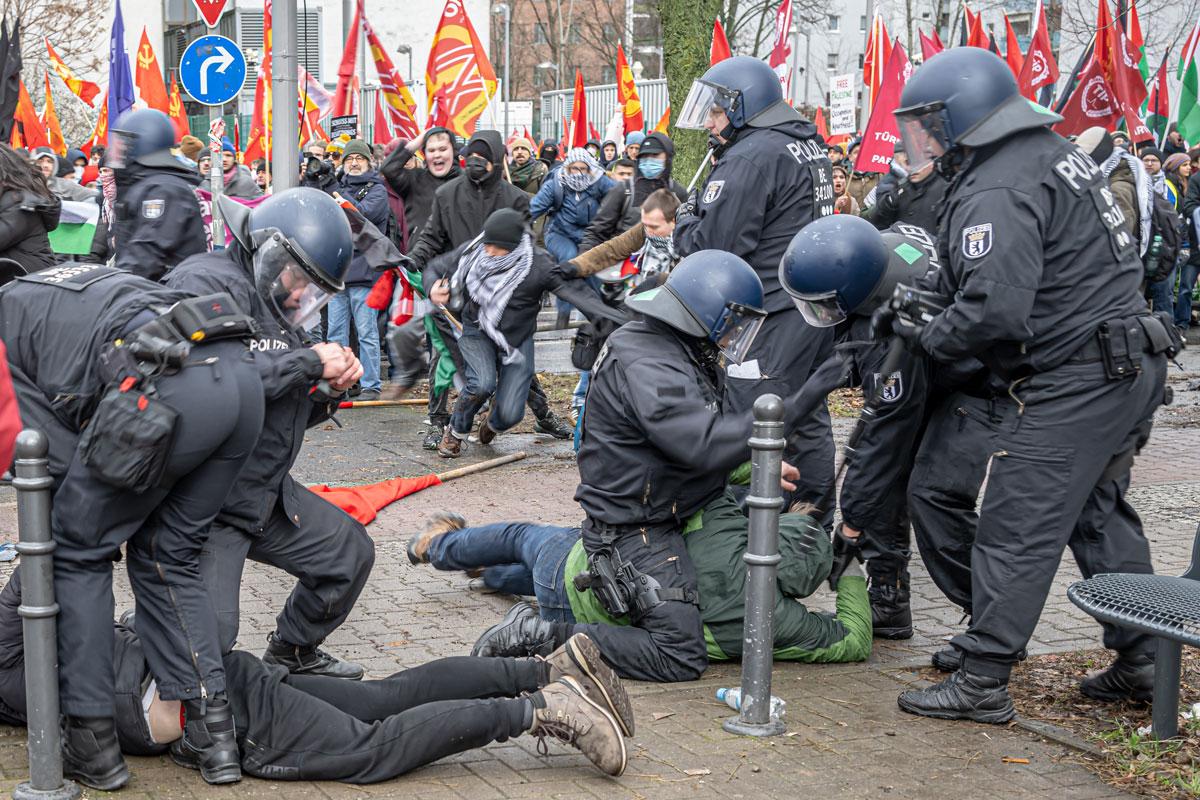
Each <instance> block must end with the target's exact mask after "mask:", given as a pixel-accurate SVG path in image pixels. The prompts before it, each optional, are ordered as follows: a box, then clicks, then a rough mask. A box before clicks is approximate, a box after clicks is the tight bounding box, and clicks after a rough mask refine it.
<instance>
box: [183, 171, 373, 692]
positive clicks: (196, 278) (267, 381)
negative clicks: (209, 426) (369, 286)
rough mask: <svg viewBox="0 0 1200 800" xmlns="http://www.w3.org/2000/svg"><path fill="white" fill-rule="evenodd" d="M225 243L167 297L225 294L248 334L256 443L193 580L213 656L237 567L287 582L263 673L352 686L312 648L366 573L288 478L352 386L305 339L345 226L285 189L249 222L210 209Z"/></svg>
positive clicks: (367, 550) (327, 509)
mask: <svg viewBox="0 0 1200 800" xmlns="http://www.w3.org/2000/svg"><path fill="white" fill-rule="evenodd" d="M218 202H219V203H220V204H221V211H222V213H223V214H224V217H225V220H226V222H227V224H228V225H229V229H230V231H231V232H232V234H233V237H234V241H233V243H232V244H231V245H230V247H229V248H227V249H226V250H224V251H218V252H213V253H205V254H203V255H199V256H194V257H192V258H190V259H188V260H187V261H184V262H183V263H182V264H180V265H179V266H178V267H176V268H175V269H173V270H172V271H171V272H169V273H168V274H167V276H166V278H165V281H166V283H167V285H169V286H171V287H172V288H176V289H182V290H184V291H189V292H193V293H197V294H204V293H209V292H217V291H223V292H228V293H229V294H230V295H232V296H233V298H234V299H235V300H236V302H237V303H238V304H239V305H241V306H243V307H244V308H246V309H247V312H248V313H250V314H251V315H252V316H253V317H254V318H255V320H256V321H257V322H258V324H259V327H260V332H259V334H258V336H257V337H256V338H255V339H254V340H252V341H251V343H250V349H251V352H252V354H253V356H254V361H255V364H256V365H257V366H258V369H259V373H260V375H261V376H262V383H263V391H264V393H265V395H266V404H267V413H266V419H265V421H264V424H263V433H262V436H261V438H260V439H259V441H258V444H257V446H256V447H255V450H254V455H253V457H252V458H251V459H250V460H249V461H248V462H247V464H246V466H245V467H244V468H243V470H242V473H241V475H240V476H239V479H238V482H237V485H236V486H235V487H234V488H233V490H232V492H230V495H229V499H228V500H227V501H226V503H225V506H224V508H222V509H221V513H220V514H219V515H218V516H217V519H216V522H215V523H214V524H213V527H212V532H211V534H210V535H209V539H208V543H207V546H206V547H205V549H204V554H203V558H202V559H201V571H202V573H203V577H204V581H205V584H206V585H207V587H208V589H209V592H210V594H211V596H212V602H213V606H214V608H215V609H216V612H217V622H218V625H219V628H220V636H221V645H222V648H223V650H222V651H223V652H228V651H229V650H232V649H233V645H234V642H235V640H236V638H237V632H238V615H239V606H238V599H239V589H240V585H241V578H242V568H243V565H244V563H245V560H246V558H247V557H249V558H251V559H253V560H255V561H258V562H260V563H264V564H270V565H273V566H276V567H279V568H280V569H283V570H286V571H287V572H288V573H290V574H292V575H294V576H296V577H297V578H298V579H299V582H298V583H297V585H296V588H295V589H294V590H293V591H292V594H291V597H289V598H288V601H287V603H286V604H285V605H284V608H283V610H282V611H281V612H280V614H279V619H278V626H277V628H276V630H275V632H274V633H272V634H271V635H270V637H269V640H268V645H267V651H266V654H265V655H264V656H263V659H264V660H265V661H267V662H268V663H277V664H281V665H283V666H285V667H287V668H288V669H289V670H290V671H291V672H293V673H307V674H317V675H332V676H336V677H342V678H351V679H358V678H361V677H362V674H363V669H362V667H360V666H358V665H357V664H351V663H347V662H344V661H341V660H339V659H337V658H335V657H334V656H332V655H330V654H329V653H327V652H325V651H324V650H322V649H321V648H320V646H319V645H320V644H321V642H322V641H324V639H325V637H326V636H328V635H329V634H330V633H331V632H333V630H335V629H336V628H337V627H338V626H339V625H341V624H342V622H344V621H345V619H346V617H347V616H348V615H349V613H350V610H351V608H353V607H354V603H355V601H356V600H357V599H358V595H359V593H360V592H361V591H362V588H363V586H364V585H365V584H366V581H367V577H368V575H369V574H370V572H371V567H372V566H373V565H374V560H375V549H374V544H373V542H372V540H371V538H370V537H369V536H368V535H367V532H366V529H365V528H364V527H363V526H362V525H361V524H359V523H358V522H357V521H355V520H354V519H353V518H352V517H350V516H349V515H348V514H346V513H345V512H344V511H342V510H341V509H339V508H337V507H336V506H334V505H332V504H331V503H329V502H327V501H326V500H324V499H322V498H320V497H318V496H317V495H315V494H313V493H312V492H310V491H309V490H308V489H306V488H304V487H303V486H301V485H300V484H299V483H297V482H296V481H295V480H294V479H293V478H292V477H291V475H290V474H289V471H290V470H291V468H292V464H293V463H295V460H296V457H297V455H299V452H300V446H301V445H302V444H303V442H304V432H305V430H307V429H308V428H309V427H311V426H312V425H316V424H318V423H320V422H323V421H325V420H326V419H328V418H329V417H330V416H332V414H333V413H334V411H335V410H336V409H337V402H338V400H339V399H340V396H341V394H342V393H343V392H344V391H345V390H346V389H348V388H349V387H350V386H352V385H353V384H354V382H355V381H356V380H358V377H359V376H360V375H361V374H362V365H361V364H360V363H359V361H358V359H357V358H356V357H355V356H354V354H353V352H352V351H350V350H349V348H344V347H342V346H340V345H337V344H333V343H318V344H311V343H310V340H309V337H308V334H307V333H306V328H307V327H308V326H311V325H313V324H315V323H316V322H317V320H318V317H317V314H318V313H319V312H320V310H321V308H322V307H323V306H324V305H325V303H327V302H328V301H329V299H330V298H331V297H332V295H333V294H335V293H336V292H338V291H340V290H341V289H342V277H343V275H344V274H345V272H346V270H347V269H348V267H349V265H350V258H351V254H352V252H353V244H352V239H351V231H350V226H349V223H348V222H347V220H346V216H345V214H344V213H343V212H342V210H341V208H339V207H338V204H337V202H336V201H335V200H334V199H333V198H331V197H330V196H329V195H327V194H325V193H324V192H321V191H319V190H317V189H312V188H297V189H289V190H287V191H285V192H280V193H279V194H276V195H274V196H272V197H271V198H270V199H268V200H265V201H264V202H263V203H262V204H261V205H260V206H258V207H256V208H255V209H253V210H250V209H248V208H246V207H245V206H242V205H240V204H238V203H234V202H231V201H228V200H225V199H221V200H219V201H218Z"/></svg>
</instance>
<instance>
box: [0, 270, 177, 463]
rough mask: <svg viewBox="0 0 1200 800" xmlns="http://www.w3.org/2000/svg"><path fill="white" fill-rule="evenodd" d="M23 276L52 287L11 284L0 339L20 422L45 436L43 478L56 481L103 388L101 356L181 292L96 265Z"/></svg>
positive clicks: (0, 300) (0, 294)
mask: <svg viewBox="0 0 1200 800" xmlns="http://www.w3.org/2000/svg"><path fill="white" fill-rule="evenodd" d="M29 278H31V279H34V280H38V281H46V282H50V281H53V283H35V282H34V280H29V279H18V280H15V281H13V282H11V283H9V284H8V285H7V286H5V287H4V289H3V290H0V338H3V340H4V346H5V347H6V348H7V349H8V364H9V368H10V370H11V371H12V378H13V388H14V389H15V390H16V394H17V403H18V405H19V407H20V409H21V421H22V422H23V423H24V425H25V426H26V427H28V428H36V429H38V430H40V431H42V432H43V433H45V434H46V436H47V437H48V439H49V441H50V471H51V474H53V475H56V476H61V475H63V474H65V473H66V468H67V466H68V465H69V464H70V461H71V458H72V455H73V454H74V452H75V447H76V444H77V442H78V438H79V434H80V432H81V431H82V430H83V427H84V425H85V424H86V423H87V421H88V420H89V419H90V418H91V416H92V412H93V411H95V408H96V404H97V403H98V402H99V401H100V396H101V394H102V393H103V390H104V387H105V385H106V381H105V378H104V376H103V374H102V372H101V364H100V354H101V352H102V351H104V350H105V349H106V348H107V347H108V346H109V345H110V344H111V343H112V342H113V341H114V340H116V339H118V338H120V337H121V336H122V335H123V334H124V333H126V332H127V328H128V327H129V325H130V323H131V322H132V321H133V320H134V318H135V317H137V316H138V315H139V314H141V313H142V312H143V311H146V310H147V309H150V308H155V307H157V308H161V309H162V310H164V311H165V310H166V308H167V307H169V306H170V305H172V304H173V303H175V302H176V301H177V300H180V299H182V298H183V297H185V296H186V294H184V293H182V292H178V291H172V290H170V289H167V288H165V287H163V286H160V285H158V284H156V283H154V282H152V281H148V280H146V279H144V278H139V277H138V276H136V275H131V274H129V273H127V272H124V271H123V270H119V269H116V268H114V267H108V266H105V265H103V264H75V263H71V264H63V265H60V266H57V267H52V268H51V269H49V270H44V271H42V272H40V273H37V274H35V275H31V276H29ZM48 285H49V286H51V287H53V288H47V286H48Z"/></svg>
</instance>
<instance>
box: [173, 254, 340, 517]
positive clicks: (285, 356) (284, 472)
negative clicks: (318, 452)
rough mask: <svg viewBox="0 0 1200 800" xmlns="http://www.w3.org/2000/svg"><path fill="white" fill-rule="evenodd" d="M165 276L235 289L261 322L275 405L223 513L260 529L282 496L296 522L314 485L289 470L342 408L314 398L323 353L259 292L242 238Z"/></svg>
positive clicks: (261, 351)
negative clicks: (303, 496) (302, 495)
mask: <svg viewBox="0 0 1200 800" xmlns="http://www.w3.org/2000/svg"><path fill="white" fill-rule="evenodd" d="M164 280H165V282H166V283H167V285H168V286H171V287H173V288H176V289H181V290H183V291H186V292H190V293H192V294H197V295H204V294H211V293H213V292H228V293H229V294H230V296H232V297H233V299H234V302H236V303H237V305H238V307H239V308H243V309H245V310H246V313H248V314H250V315H251V316H252V317H254V319H255V320H256V321H257V322H258V325H259V328H260V330H259V333H258V336H257V337H255V338H254V339H252V340H251V341H250V351H251V353H252V354H253V355H254V363H255V365H256V366H257V367H258V372H259V375H260V376H261V378H262V385H263V395H264V399H265V400H266V403H267V406H266V415H265V416H264V418H263V429H262V434H261V435H260V436H259V439H258V443H257V444H256V445H255V447H254V452H253V453H252V454H251V455H250V458H249V459H247V460H246V464H245V466H244V467H242V471H241V473H240V474H239V475H238V479H237V483H235V484H234V486H233V489H232V490H231V491H230V493H229V498H228V499H227V500H226V501H225V506H224V507H223V508H222V509H221V513H220V514H219V515H218V516H217V519H218V520H219V521H221V522H224V523H225V524H227V525H230V526H232V527H235V528H237V529H239V530H242V531H246V532H247V533H251V534H254V533H257V532H258V531H259V530H260V529H261V528H262V526H263V525H264V523H265V521H266V519H267V517H268V516H269V515H270V513H271V511H272V510H273V509H274V508H275V502H276V500H279V501H281V502H282V503H283V508H284V510H285V511H286V512H287V515H288V518H289V519H293V520H294V519H295V515H296V514H298V513H299V509H298V508H297V502H298V501H297V500H296V499H295V498H296V493H297V492H306V491H308V490H307V489H305V488H304V487H302V486H299V485H298V484H297V483H296V482H295V481H294V480H292V479H291V477H290V476H289V475H288V472H289V470H291V468H292V464H293V463H295V461H296V457H297V456H298V455H299V453H300V446H301V445H302V444H303V443H304V431H305V430H306V429H307V428H308V427H309V426H311V425H316V424H317V423H319V422H322V421H324V420H326V419H328V418H329V417H330V416H331V415H332V414H333V413H334V411H335V410H336V408H337V404H336V402H334V401H328V402H326V401H321V402H314V400H313V399H311V398H310V395H309V392H310V391H311V389H312V387H313V385H314V384H315V383H316V382H317V381H318V380H319V379H320V377H321V373H322V367H321V359H320V357H319V356H318V355H317V354H316V353H315V352H314V351H313V350H312V349H310V348H309V347H307V344H308V342H307V340H306V339H305V337H304V336H302V335H301V334H300V333H297V332H296V331H293V330H291V329H288V328H284V327H283V326H282V325H280V323H279V321H278V320H277V319H276V318H275V315H274V314H273V313H272V312H271V310H270V309H269V308H268V307H267V304H266V301H264V300H263V299H262V298H261V297H260V296H259V294H258V292H257V291H255V288H254V279H253V276H252V274H251V265H250V264H249V258H248V257H247V256H246V255H245V252H244V251H243V250H242V249H241V248H240V247H239V246H237V245H236V244H235V245H234V246H233V247H231V248H229V249H227V250H225V251H223V252H217V253H204V254H203V255H198V256H193V257H192V258H189V259H188V260H186V261H184V262H183V263H182V264H180V265H179V266H177V267H176V268H175V269H173V270H171V271H170V272H169V273H167V276H166V278H165V279H164Z"/></svg>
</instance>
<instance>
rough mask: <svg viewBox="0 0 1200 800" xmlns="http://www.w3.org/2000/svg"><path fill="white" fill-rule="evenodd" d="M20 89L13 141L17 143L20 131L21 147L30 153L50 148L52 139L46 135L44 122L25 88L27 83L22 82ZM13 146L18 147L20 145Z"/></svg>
mask: <svg viewBox="0 0 1200 800" xmlns="http://www.w3.org/2000/svg"><path fill="white" fill-rule="evenodd" d="M20 87H21V88H20V93H19V94H18V95H17V110H16V111H15V112H13V120H14V121H15V122H16V124H15V125H13V141H17V134H18V131H19V132H20V142H21V144H20V145H19V146H21V147H24V148H27V149H28V150H30V151H32V150H33V148H35V147H49V146H50V137H48V136H47V135H46V129H45V128H43V127H42V120H41V119H40V118H39V117H38V115H37V111H36V110H35V109H34V107H33V101H32V100H30V99H29V90H28V89H26V88H25V81H21V84H20ZM13 146H14V147H17V146H18V145H13Z"/></svg>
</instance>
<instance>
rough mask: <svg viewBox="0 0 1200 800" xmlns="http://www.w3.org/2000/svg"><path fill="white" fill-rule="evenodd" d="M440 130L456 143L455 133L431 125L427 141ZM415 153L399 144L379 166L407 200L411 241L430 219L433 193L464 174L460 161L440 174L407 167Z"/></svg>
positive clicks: (386, 178)
mask: <svg viewBox="0 0 1200 800" xmlns="http://www.w3.org/2000/svg"><path fill="white" fill-rule="evenodd" d="M439 133H444V134H446V135H447V136H449V137H450V141H451V142H452V143H453V141H454V134H452V133H450V131H448V130H446V129H445V128H430V129H429V132H428V133H426V134H425V141H429V137H430V136H436V135H437V134H439ZM414 157H415V154H414V153H411V152H409V150H408V148H407V147H397V148H396V149H395V150H394V151H393V152H392V154H391V155H390V156H388V157H387V160H385V161H384V162H383V166H381V167H380V168H379V171H380V173H381V174H382V175H383V179H384V180H385V181H387V184H388V186H391V187H392V191H394V192H395V193H396V194H398V195H400V199H401V200H403V201H404V219H405V221H406V222H407V224H408V240H409V241H410V242H415V241H416V240H417V237H418V236H420V235H421V231H422V230H423V229H424V228H425V223H426V222H428V221H429V215H430V213H431V212H432V210H433V196H434V194H435V193H436V192H437V190H438V189H440V188H441V187H442V186H444V185H446V184H447V183H449V182H450V181H452V180H454V179H455V178H457V177H458V176H459V175H461V174H462V170H461V169H460V168H459V166H458V162H457V161H454V162H453V163H451V165H450V171H449V172H447V173H446V174H445V175H443V176H442V177H440V178H438V177H436V176H435V175H434V174H433V173H432V172H430V171H429V168H428V167H420V168H418V169H405V168H404V165H405V164H407V163H408V162H409V161H411V160H412V159H413V158H414ZM456 157H457V155H456Z"/></svg>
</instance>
